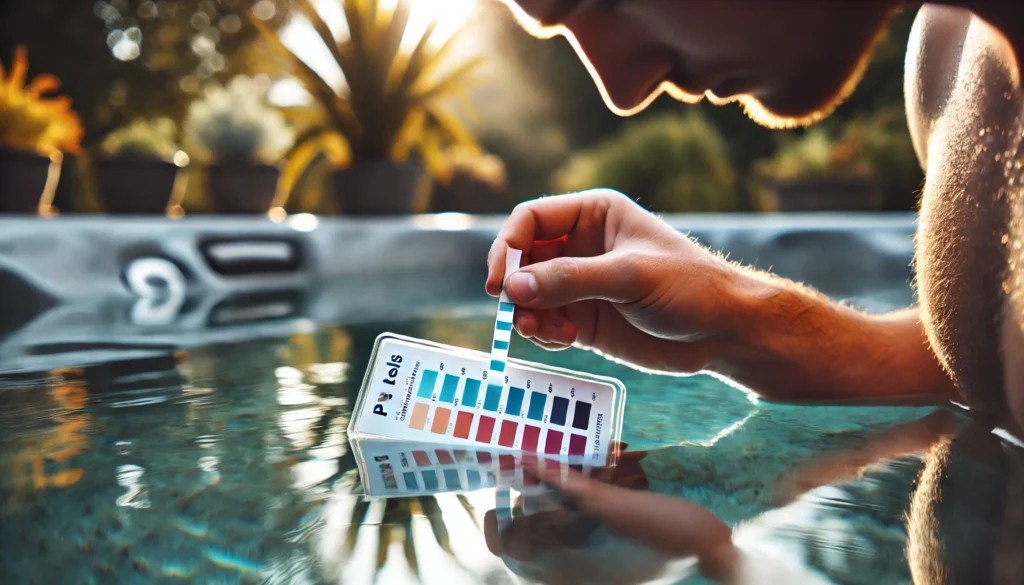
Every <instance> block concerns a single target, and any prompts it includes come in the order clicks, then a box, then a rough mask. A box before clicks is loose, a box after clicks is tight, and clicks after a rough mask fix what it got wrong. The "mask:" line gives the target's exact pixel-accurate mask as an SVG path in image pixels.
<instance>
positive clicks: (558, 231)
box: [487, 189, 628, 294]
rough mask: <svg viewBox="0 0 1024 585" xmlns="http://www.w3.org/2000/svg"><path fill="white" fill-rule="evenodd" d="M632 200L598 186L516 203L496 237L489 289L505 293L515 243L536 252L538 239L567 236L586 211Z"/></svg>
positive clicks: (492, 250) (606, 207)
mask: <svg viewBox="0 0 1024 585" xmlns="http://www.w3.org/2000/svg"><path fill="white" fill-rule="evenodd" d="M619 200H625V201H628V199H626V198H625V196H623V195H622V194H620V193H616V192H615V191H611V190H608V189H596V190H593V191H584V192H582V193H572V194H569V195H558V196H554V197H543V198H540V199H534V200H532V201H527V202H525V203H521V204H519V205H517V206H516V208H515V209H514V210H513V211H512V213H511V214H510V215H509V217H508V219H507V220H506V221H505V225H503V226H502V228H501V230H500V231H499V232H498V236H497V237H496V238H495V239H494V243H493V244H492V245H491V249H490V251H489V252H488V255H487V258H488V261H487V265H488V273H487V291H488V292H490V293H491V294H498V293H500V292H501V280H502V279H503V278H504V276H505V250H506V249H507V248H508V247H509V246H511V247H513V248H517V249H520V250H522V251H523V252H524V253H529V252H532V250H533V244H534V242H536V241H538V240H542V241H543V240H557V239H559V238H561V237H562V236H567V235H569V233H571V232H572V230H573V228H574V227H576V224H577V223H578V222H579V219H580V217H581V216H583V215H584V214H585V213H586V212H588V211H592V210H598V209H600V208H602V207H603V208H604V210H605V211H603V212H602V213H605V214H606V213H607V209H608V208H610V207H611V206H613V205H616V204H618V201H619Z"/></svg>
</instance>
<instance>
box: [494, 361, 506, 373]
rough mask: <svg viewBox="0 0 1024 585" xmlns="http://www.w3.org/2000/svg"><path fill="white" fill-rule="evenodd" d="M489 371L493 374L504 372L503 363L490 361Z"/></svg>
mask: <svg viewBox="0 0 1024 585" xmlns="http://www.w3.org/2000/svg"><path fill="white" fill-rule="evenodd" d="M491 371H494V372H504V371H505V362H503V361H500V360H491Z"/></svg>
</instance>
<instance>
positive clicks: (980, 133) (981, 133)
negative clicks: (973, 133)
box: [978, 128, 985, 136]
mask: <svg viewBox="0 0 1024 585" xmlns="http://www.w3.org/2000/svg"><path fill="white" fill-rule="evenodd" d="M984 135H985V129H984V128H982V129H981V131H980V132H978V136H984Z"/></svg>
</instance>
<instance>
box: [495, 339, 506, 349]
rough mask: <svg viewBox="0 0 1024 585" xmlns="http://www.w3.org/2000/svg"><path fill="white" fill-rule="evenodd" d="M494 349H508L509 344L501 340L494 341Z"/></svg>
mask: <svg viewBox="0 0 1024 585" xmlns="http://www.w3.org/2000/svg"><path fill="white" fill-rule="evenodd" d="M494 349H508V342H507V341H502V340H500V339H495V340H494Z"/></svg>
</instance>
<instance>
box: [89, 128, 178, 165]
mask: <svg viewBox="0 0 1024 585" xmlns="http://www.w3.org/2000/svg"><path fill="white" fill-rule="evenodd" d="M177 134H178V125H177V124H175V123H174V120H171V119H170V118H155V119H153V120H145V119H142V118H138V119H136V120H133V121H132V122H131V123H130V124H127V125H125V126H122V127H120V128H118V129H116V130H114V131H113V132H111V133H110V134H107V136H106V137H105V138H104V139H103V142H101V143H100V150H102V152H103V153H104V154H106V155H108V156H116V157H122V158H144V159H156V160H165V161H169V160H171V159H172V158H173V157H174V153H175V152H177V150H178V143H177Z"/></svg>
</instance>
